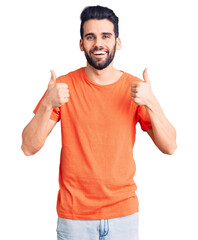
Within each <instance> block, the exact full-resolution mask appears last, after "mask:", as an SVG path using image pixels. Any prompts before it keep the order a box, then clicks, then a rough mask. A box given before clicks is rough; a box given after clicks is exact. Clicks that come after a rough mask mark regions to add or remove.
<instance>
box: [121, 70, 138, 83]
mask: <svg viewBox="0 0 198 240" xmlns="http://www.w3.org/2000/svg"><path fill="white" fill-rule="evenodd" d="M124 73H125V75H126V79H127V81H129V82H141V81H142V80H141V79H140V78H138V77H137V76H134V75H132V74H131V73H128V72H124Z"/></svg>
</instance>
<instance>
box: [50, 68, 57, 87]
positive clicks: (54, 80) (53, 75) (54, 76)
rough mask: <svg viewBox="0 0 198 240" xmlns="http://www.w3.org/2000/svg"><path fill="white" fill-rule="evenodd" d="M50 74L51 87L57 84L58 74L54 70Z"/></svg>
mask: <svg viewBox="0 0 198 240" xmlns="http://www.w3.org/2000/svg"><path fill="white" fill-rule="evenodd" d="M50 72H51V78H50V81H49V85H51V84H56V74H55V72H54V71H53V70H50Z"/></svg>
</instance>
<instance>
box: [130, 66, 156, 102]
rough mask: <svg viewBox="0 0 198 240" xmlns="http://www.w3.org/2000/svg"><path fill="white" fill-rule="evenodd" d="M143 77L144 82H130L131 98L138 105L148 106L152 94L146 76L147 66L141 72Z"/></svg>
mask: <svg viewBox="0 0 198 240" xmlns="http://www.w3.org/2000/svg"><path fill="white" fill-rule="evenodd" d="M143 78H144V82H132V83H131V100H132V101H133V102H134V103H136V104H138V105H140V106H142V105H144V106H148V105H149V103H150V102H151V100H152V99H153V97H154V95H153V93H152V89H151V82H150V80H149V78H148V73H147V68H146V69H145V70H144V72H143Z"/></svg>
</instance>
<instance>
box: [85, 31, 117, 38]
mask: <svg viewBox="0 0 198 240" xmlns="http://www.w3.org/2000/svg"><path fill="white" fill-rule="evenodd" d="M94 35H95V34H94V33H87V34H85V36H84V37H87V36H94ZM102 35H109V36H112V35H113V34H112V33H110V32H103V33H102Z"/></svg>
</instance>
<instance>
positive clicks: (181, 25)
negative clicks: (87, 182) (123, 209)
mask: <svg viewBox="0 0 198 240" xmlns="http://www.w3.org/2000/svg"><path fill="white" fill-rule="evenodd" d="M95 4H100V5H103V6H107V7H110V8H112V9H113V10H114V11H115V13H116V14H117V15H118V16H119V19H120V38H121V40H122V49H121V50H120V51H119V52H117V53H116V58H115V62H114V63H115V64H114V66H115V67H116V68H118V69H121V70H123V71H126V72H129V73H131V74H132V75H135V76H138V77H139V78H142V73H143V70H144V68H145V67H148V73H149V77H150V80H151V82H152V88H153V92H154V93H155V95H156V97H157V98H158V100H159V102H160V104H161V106H162V108H163V110H164V112H165V114H166V116H167V118H168V119H169V120H170V122H171V123H172V124H173V125H174V126H175V128H176V130H177V144H178V149H177V151H176V152H175V154H174V155H172V156H167V155H164V154H162V153H161V152H160V151H159V150H158V149H157V148H156V147H155V146H154V144H153V142H152V141H151V140H150V138H149V137H148V136H147V134H146V133H144V132H142V131H141V130H140V127H139V126H137V139H136V144H135V149H134V156H135V161H136V165H137V171H136V176H135V181H136V184H137V186H138V190H137V194H138V197H139V202H140V219H139V224H140V227H139V229H140V240H167V239H169V240H176V239H180V240H182V239H190V240H197V239H198V232H197V216H198V207H197V203H198V195H197V183H198V176H197V161H198V154H197V134H198V130H197V123H198V114H197V102H198V101H197V86H198V85H197V81H198V78H197V64H198V57H197V56H198V44H197V42H198V35H197V22H198V15H197V5H196V1H193V0H188V1H183V0H166V1H160V0H150V1H148V0H138V1H135V0H130V1H124V0H123V1H115V0H108V1H105V0H101V1H95V0H87V1H85V0H81V1H77V0H72V1H66V0H64V1H63V0H56V1H52V0H48V1H46V0H34V1H27V0H18V1H14V0H8V1H4V2H3V1H2V2H1V3H0V23H1V38H0V41H1V43H0V61H1V62H0V70H1V71H0V81H1V83H0V103H1V118H0V121H1V123H0V128H1V129H0V136H1V137H0V139H1V145H0V147H1V150H0V184H1V186H0V191H1V198H0V220H1V224H0V229H1V230H0V239H4V240H11V239H20V240H27V239H28V240H35V239H37V240H43V239H49V240H54V239H56V223H57V213H56V199H57V193H58V171H59V154H60V148H61V139H60V137H61V135H60V123H58V124H57V126H56V127H55V129H54V130H53V132H52V133H51V135H50V136H49V138H48V139H47V141H46V144H45V146H44V147H43V149H42V150H41V151H40V152H39V153H37V154H36V155H34V156H31V157H26V156H24V155H23V153H22V151H21V149H20V146H21V133H22V130H23V128H24V127H25V125H26V124H27V123H28V122H29V121H30V120H31V118H32V117H33V113H32V111H33V109H34V107H35V106H36V104H37V102H38V100H39V99H40V97H41V96H42V95H43V93H44V91H45V90H46V87H47V84H48V81H49V79H50V70H51V69H53V70H54V71H55V72H56V75H57V76H60V75H63V74H66V73H68V72H69V71H71V70H75V69H77V68H79V67H82V66H85V65H86V61H85V58H84V54H83V53H82V52H80V50H79V39H80V34H79V26H80V19H79V16H80V13H81V11H82V9H83V8H84V7H86V6H88V5H95Z"/></svg>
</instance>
